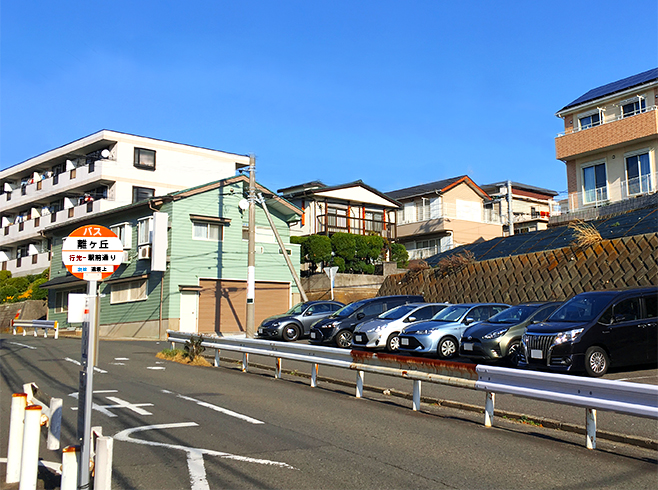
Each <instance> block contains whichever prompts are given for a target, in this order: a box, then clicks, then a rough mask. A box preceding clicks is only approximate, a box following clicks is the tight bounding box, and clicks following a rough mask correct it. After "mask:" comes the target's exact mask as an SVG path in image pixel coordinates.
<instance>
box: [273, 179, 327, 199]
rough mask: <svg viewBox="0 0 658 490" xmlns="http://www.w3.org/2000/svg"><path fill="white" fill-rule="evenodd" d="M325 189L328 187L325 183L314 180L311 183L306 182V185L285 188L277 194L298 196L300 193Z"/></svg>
mask: <svg viewBox="0 0 658 490" xmlns="http://www.w3.org/2000/svg"><path fill="white" fill-rule="evenodd" d="M324 187H327V186H326V185H325V184H324V183H323V182H320V181H319V180H313V181H311V182H306V183H304V184H297V185H293V186H290V187H284V188H283V189H279V190H277V191H276V192H277V193H278V194H282V195H284V196H285V195H286V194H296V193H298V192H303V191H306V190H312V189H321V188H324Z"/></svg>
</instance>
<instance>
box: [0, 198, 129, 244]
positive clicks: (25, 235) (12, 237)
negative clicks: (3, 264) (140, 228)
mask: <svg viewBox="0 0 658 490" xmlns="http://www.w3.org/2000/svg"><path fill="white" fill-rule="evenodd" d="M116 206H117V204H116V202H115V201H109V200H107V199H100V200H98V201H93V202H89V203H84V204H81V205H78V206H73V207H71V208H68V209H63V210H61V211H57V212H56V213H52V214H46V215H43V216H39V217H35V218H32V219H28V220H25V221H22V222H20V223H13V224H10V225H7V226H4V227H2V228H1V229H0V247H2V246H8V245H9V244H12V245H14V244H15V243H16V242H19V241H26V240H31V239H35V238H40V237H41V231H42V230H43V229H45V228H47V227H49V226H51V225H53V224H54V223H63V222H65V221H68V220H72V219H75V218H82V217H83V216H87V215H91V214H95V213H100V212H101V211H107V210H108V209H112V208H114V207H116Z"/></svg>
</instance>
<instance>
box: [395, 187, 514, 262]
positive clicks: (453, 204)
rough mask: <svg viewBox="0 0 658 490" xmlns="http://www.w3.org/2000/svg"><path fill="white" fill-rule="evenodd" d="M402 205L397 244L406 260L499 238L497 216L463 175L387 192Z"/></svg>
mask: <svg viewBox="0 0 658 490" xmlns="http://www.w3.org/2000/svg"><path fill="white" fill-rule="evenodd" d="M386 195H387V196H388V197H390V198H392V199H395V200H396V201H399V202H400V203H401V204H402V209H401V210H399V211H398V217H397V237H398V240H397V241H398V243H402V244H403V245H404V246H405V247H406V249H407V251H408V252H409V258H410V259H424V258H427V257H431V256H432V255H435V254H437V253H440V252H444V251H446V250H450V249H451V248H453V247H456V246H458V245H464V244H467V243H473V242H476V241H482V240H489V239H490V238H494V237H499V236H501V235H502V225H501V222H500V213H499V212H494V210H493V206H492V205H491V198H490V197H489V195H488V194H487V193H486V192H485V191H484V190H482V188H480V187H479V186H478V185H477V184H475V182H473V181H472V180H471V179H470V177H468V176H467V175H462V176H459V177H453V178H451V179H445V180H440V181H437V182H430V183H428V184H421V185H417V186H413V187H407V188H405V189H398V190H395V191H391V192H387V193H386Z"/></svg>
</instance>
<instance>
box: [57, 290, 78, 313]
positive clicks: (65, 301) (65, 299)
mask: <svg viewBox="0 0 658 490" xmlns="http://www.w3.org/2000/svg"><path fill="white" fill-rule="evenodd" d="M84 292H85V290H84V289H73V290H71V291H58V292H57V294H55V313H66V312H67V311H69V294H81V293H84Z"/></svg>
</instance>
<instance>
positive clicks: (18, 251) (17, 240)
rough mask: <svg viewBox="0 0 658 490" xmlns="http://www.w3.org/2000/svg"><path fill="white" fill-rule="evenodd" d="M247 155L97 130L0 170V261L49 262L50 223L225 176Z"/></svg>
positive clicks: (29, 265)
mask: <svg viewBox="0 0 658 490" xmlns="http://www.w3.org/2000/svg"><path fill="white" fill-rule="evenodd" d="M248 165H249V157H248V156H245V155H237V154H233V153H226V152H222V151H217V150H210V149H206V148H199V147H194V146H190V145H184V144H179V143H172V142H168V141H161V140H157V139H152V138H145V137H141V136H134V135H130V134H125V133H118V132H115V131H108V130H102V131H99V132H97V133H94V134H91V135H89V136H86V137H84V138H81V139H79V140H76V141H73V142H71V143H68V144H66V145H64V146H61V147H59V148H55V149H53V150H50V151H48V152H46V153H43V154H41V155H38V156H35V157H33V158H30V159H29V160H27V161H25V162H22V163H18V164H16V165H13V166H11V167H9V168H5V169H4V170H2V171H0V265H1V267H2V270H8V271H10V272H11V273H12V275H13V276H22V275H27V274H36V273H39V272H41V271H43V270H44V269H46V268H48V267H49V266H50V257H51V243H50V241H49V239H48V238H47V237H45V236H44V235H43V233H42V231H43V230H44V228H45V227H47V226H51V225H52V224H53V223H58V224H59V223H63V222H66V221H67V220H76V219H79V218H81V217H87V216H92V215H94V214H96V213H100V212H105V211H108V210H110V209H113V208H117V207H120V206H125V205H128V204H131V203H135V202H139V201H143V200H146V199H149V198H151V197H153V196H159V195H165V194H168V193H171V192H174V191H177V190H181V189H185V188H188V187H193V186H195V185H199V184H202V183H205V182H208V181H212V180H217V179H222V178H227V177H232V176H234V175H235V174H236V171H237V170H238V169H240V168H242V167H246V166H248Z"/></svg>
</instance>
